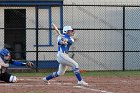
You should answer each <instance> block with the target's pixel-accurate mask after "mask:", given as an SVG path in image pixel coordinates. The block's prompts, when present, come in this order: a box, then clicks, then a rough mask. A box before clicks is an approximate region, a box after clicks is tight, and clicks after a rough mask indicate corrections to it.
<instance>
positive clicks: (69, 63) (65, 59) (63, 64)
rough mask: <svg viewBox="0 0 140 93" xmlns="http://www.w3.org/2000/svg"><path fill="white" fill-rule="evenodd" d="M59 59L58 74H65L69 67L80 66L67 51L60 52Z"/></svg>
mask: <svg viewBox="0 0 140 93" xmlns="http://www.w3.org/2000/svg"><path fill="white" fill-rule="evenodd" d="M57 61H58V62H59V63H60V64H59V68H58V72H57V74H58V75H64V74H65V71H66V70H67V69H68V67H72V69H75V68H79V65H78V63H77V62H75V61H74V60H73V59H72V58H70V57H69V55H68V54H66V53H58V54H57Z"/></svg>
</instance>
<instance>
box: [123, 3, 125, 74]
mask: <svg viewBox="0 0 140 93" xmlns="http://www.w3.org/2000/svg"><path fill="white" fill-rule="evenodd" d="M123 71H125V6H123Z"/></svg>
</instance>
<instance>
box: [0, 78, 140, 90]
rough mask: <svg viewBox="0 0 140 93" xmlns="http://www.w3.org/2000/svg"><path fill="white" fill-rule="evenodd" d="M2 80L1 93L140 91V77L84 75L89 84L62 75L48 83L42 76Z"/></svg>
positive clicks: (0, 83) (0, 84)
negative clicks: (5, 81) (13, 81)
mask: <svg viewBox="0 0 140 93" xmlns="http://www.w3.org/2000/svg"><path fill="white" fill-rule="evenodd" d="M18 78H19V82H17V83H4V82H0V93H140V89H139V88H140V77H117V76H116V77H94V76H93V77H91V76H90V77H84V79H85V80H86V81H87V82H88V83H89V86H77V85H76V83H77V81H76V79H75V77H72V76H66V77H65V76H62V77H58V78H56V79H53V80H51V81H50V83H51V84H50V85H46V84H45V83H44V82H43V81H42V77H18Z"/></svg>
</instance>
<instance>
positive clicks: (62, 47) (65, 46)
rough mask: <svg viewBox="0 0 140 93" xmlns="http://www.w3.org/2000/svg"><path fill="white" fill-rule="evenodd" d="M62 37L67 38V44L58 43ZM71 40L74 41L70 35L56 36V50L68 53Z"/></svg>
mask: <svg viewBox="0 0 140 93" xmlns="http://www.w3.org/2000/svg"><path fill="white" fill-rule="evenodd" d="M63 38H64V39H67V40H68V42H67V44H60V41H61V40H62V39H63ZM73 42H74V39H73V38H71V37H70V35H68V34H63V37H61V36H58V38H57V43H58V52H60V53H68V52H69V48H70V46H71V45H72V43H73Z"/></svg>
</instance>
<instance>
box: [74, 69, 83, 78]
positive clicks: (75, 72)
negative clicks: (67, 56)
mask: <svg viewBox="0 0 140 93" xmlns="http://www.w3.org/2000/svg"><path fill="white" fill-rule="evenodd" d="M73 71H74V74H75V76H76V78H77V79H78V81H81V80H82V77H81V74H80V71H79V69H78V68H75V69H74V70H73Z"/></svg>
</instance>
